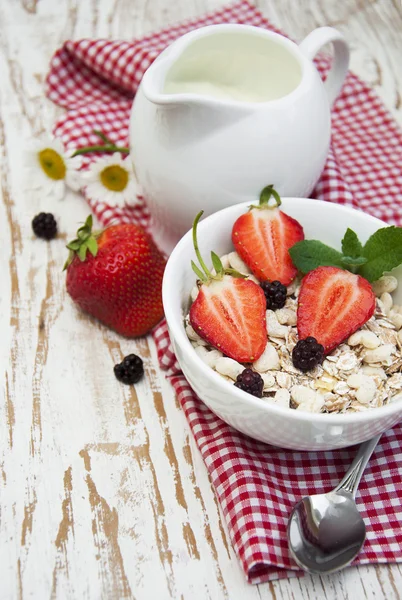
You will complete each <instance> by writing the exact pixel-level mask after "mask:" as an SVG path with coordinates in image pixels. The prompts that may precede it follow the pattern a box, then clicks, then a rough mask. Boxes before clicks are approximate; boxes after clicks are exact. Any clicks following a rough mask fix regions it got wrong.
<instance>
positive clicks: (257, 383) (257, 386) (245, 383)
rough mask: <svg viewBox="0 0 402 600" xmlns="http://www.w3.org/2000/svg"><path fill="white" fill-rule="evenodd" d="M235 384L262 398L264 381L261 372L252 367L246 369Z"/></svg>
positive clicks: (244, 390)
mask: <svg viewBox="0 0 402 600" xmlns="http://www.w3.org/2000/svg"><path fill="white" fill-rule="evenodd" d="M235 386H236V387H238V388H239V389H240V390H243V392H248V393H249V394H252V395H253V396H256V397H257V398H262V389H263V387H264V381H263V379H262V377H261V375H260V374H259V373H257V372H256V371H253V370H252V369H244V371H242V372H241V373H240V374H239V375H238V376H237V379H236V382H235Z"/></svg>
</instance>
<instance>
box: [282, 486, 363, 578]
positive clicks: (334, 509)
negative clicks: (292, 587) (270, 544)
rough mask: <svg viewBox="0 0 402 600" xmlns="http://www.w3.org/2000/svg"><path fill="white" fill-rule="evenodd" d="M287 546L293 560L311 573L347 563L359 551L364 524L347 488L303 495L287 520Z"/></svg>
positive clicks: (340, 566) (321, 571)
mask: <svg viewBox="0 0 402 600" xmlns="http://www.w3.org/2000/svg"><path fill="white" fill-rule="evenodd" d="M288 537H289V548H290V551H291V554H292V556H293V558H294V560H295V561H296V563H297V564H298V565H299V567H301V568H302V569H304V570H306V571H309V572H310V573H330V572H331V571H338V570H339V569H340V568H343V567H346V566H347V565H348V564H349V563H351V562H352V560H353V559H354V558H355V556H357V554H359V552H360V550H361V548H362V546H363V544H364V540H365V538H366V526H365V524H364V521H363V519H362V517H361V516H360V513H359V511H358V510H357V507H356V504H355V501H354V498H353V496H352V494H351V493H350V492H347V491H345V490H340V491H339V492H329V493H328V494H318V495H316V496H307V497H306V498H303V499H302V500H300V502H298V503H297V504H296V506H295V507H294V509H293V511H292V514H291V517H290V522H289V530H288Z"/></svg>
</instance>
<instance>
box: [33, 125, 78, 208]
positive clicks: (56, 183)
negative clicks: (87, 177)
mask: <svg viewBox="0 0 402 600" xmlns="http://www.w3.org/2000/svg"><path fill="white" fill-rule="evenodd" d="M81 163H82V157H81V156H75V157H71V156H68V155H67V154H66V152H65V150H64V147H63V144H62V142H61V141H60V140H59V139H57V138H54V139H52V138H50V137H42V138H40V139H39V140H35V141H34V142H33V143H32V145H31V148H29V149H28V150H27V151H26V152H25V166H26V169H27V171H28V173H27V181H29V187H30V188H31V189H33V190H37V191H40V192H41V194H45V195H51V196H52V197H54V198H55V199H57V200H59V199H60V198H62V197H63V196H64V194H65V188H66V186H67V187H69V188H70V189H72V190H74V191H78V190H79V189H80V187H81V186H82V177H81V174H80V173H79V171H78V169H79V168H80V166H81Z"/></svg>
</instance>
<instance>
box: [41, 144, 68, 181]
mask: <svg viewBox="0 0 402 600" xmlns="http://www.w3.org/2000/svg"><path fill="white" fill-rule="evenodd" d="M38 157H39V163H40V166H41V167H42V169H43V170H44V172H45V173H46V175H47V176H48V177H50V179H64V178H65V176H66V170H67V169H66V163H65V162H64V160H63V158H62V157H61V156H60V154H59V153H58V152H56V150H52V148H45V149H44V150H41V151H40V152H39V153H38Z"/></svg>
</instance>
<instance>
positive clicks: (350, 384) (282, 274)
mask: <svg viewBox="0 0 402 600" xmlns="http://www.w3.org/2000/svg"><path fill="white" fill-rule="evenodd" d="M268 189H269V191H270V193H271V194H272V192H274V194H275V200H276V201H277V205H276V206H275V207H270V206H269V212H268V211H267V212H266V214H264V212H260V213H257V211H258V210H261V208H260V206H261V205H259V207H258V208H257V207H252V209H251V211H249V213H246V215H242V217H246V218H245V219H243V220H242V221H241V222H240V226H239V222H238V221H239V220H241V219H242V217H240V219H238V221H236V223H235V225H234V228H233V233H232V240H233V242H234V246H235V249H236V250H235V251H233V252H231V253H229V254H227V255H225V256H221V257H220V258H219V257H217V256H216V255H215V254H214V253H212V263H213V265H214V268H213V269H211V270H210V269H208V268H207V267H206V265H205V263H204V261H203V260H202V258H201V257H200V256H199V252H198V245H197V239H196V228H197V223H198V220H199V218H200V216H201V215H198V216H197V219H196V221H195V224H194V245H195V248H196V253H197V257H198V259H199V261H200V265H201V269H199V268H198V267H197V266H196V265H194V264H193V268H194V270H195V272H196V274H197V277H198V280H197V285H195V286H194V288H193V290H192V292H191V301H192V305H191V308H190V311H189V314H188V315H187V316H186V332H187V335H188V337H189V339H190V340H191V343H192V344H193V346H194V348H195V351H196V353H197V354H198V355H199V357H200V359H201V360H203V361H204V362H205V363H206V364H208V365H209V366H210V367H211V368H212V369H214V370H215V371H216V372H217V373H219V374H220V375H221V376H222V377H223V378H225V379H226V380H227V381H229V382H231V383H233V384H234V385H236V386H237V387H239V388H241V389H243V390H244V391H247V392H249V393H252V394H253V395H255V396H257V397H260V398H261V399H262V400H263V401H266V402H272V403H275V404H277V405H280V406H283V407H288V408H291V409H297V410H306V411H310V412H315V413H352V412H362V411H365V410H368V409H372V408H376V407H379V406H383V405H384V404H387V403H389V402H394V401H399V400H402V372H401V371H402V353H401V348H402V307H400V306H396V305H394V304H393V300H392V296H391V293H392V292H394V291H395V289H396V288H397V284H398V282H397V279H396V278H395V277H393V276H391V275H385V276H382V277H379V278H378V279H377V280H376V281H373V279H372V278H373V276H375V275H377V274H378V269H377V266H376V261H375V260H374V259H372V258H371V257H372V256H373V248H372V247H373V246H374V245H375V244H373V242H371V247H370V244H369V242H367V243H366V245H365V246H364V248H363V247H362V246H361V244H360V242H358V240H357V236H356V234H353V232H351V230H348V231H347V234H345V237H344V240H343V243H342V249H343V253H337V251H335V250H333V249H331V248H329V249H328V251H327V250H326V249H327V248H328V247H326V246H324V244H321V243H320V242H316V241H314V240H309V241H306V240H304V235H303V230H302V228H301V226H300V224H298V223H297V222H296V223H297V227H294V226H293V222H294V219H291V217H288V215H285V213H283V212H282V211H279V204H280V199H279V201H278V198H277V194H276V193H275V191H274V190H272V188H271V187H270V188H268ZM263 195H264V192H263V194H262V197H264V196H263ZM265 198H266V195H265ZM264 208H268V207H264ZM253 209H254V211H253ZM263 210H264V209H263ZM253 212H255V213H257V215H255V214H253ZM250 213H251V215H250ZM260 218H261V219H262V220H263V223H265V224H266V223H267V222H268V227H266V229H265V230H263V228H262V227H261V222H258V219H260ZM387 230H388V232H387ZM261 231H263V233H262V238H263V240H262V243H261V235H260V233H261ZM379 231H380V232H382V233H381V234H379V235H381V239H380V243H381V244H382V248H384V244H385V245H386V243H385V242H384V239H385V240H386V236H387V235H392V236H393V239H392V244H394V243H395V236H396V235H397V236H400V235H401V234H402V229H401V228H396V227H390V228H384V229H382V230H379ZM236 232H238V235H236ZM384 232H385V233H384ZM395 232H396V233H395ZM374 235H376V234H374ZM372 237H374V236H372ZM295 238H296V241H295ZM370 239H371V238H370ZM239 240H240V242H241V243H240V245H239ZM398 240H399V237H398ZM369 241H370V240H369ZM249 242H250V243H249ZM374 242H375V240H374ZM400 242H401V243H402V237H401V240H400ZM317 244H318V246H317ZM367 244H369V245H368V246H367ZM244 245H247V246H248V248H252V256H250V255H249V254H247V251H245V248H244ZM264 245H265V249H264V248H263V246H264ZM239 248H240V250H241V253H242V256H240V255H239V252H238V250H239ZM272 248H276V249H278V248H279V250H278V251H277V252H276V254H275V256H272ZM401 248H402V246H401ZM267 249H268V251H269V250H270V251H271V255H270V256H269V260H268V263H267V264H264V258H265V253H266V252H267ZM246 250H247V249H246ZM325 252H327V254H328V256H329V254H330V253H332V254H331V256H330V258H328V256H326V255H325ZM364 252H366V254H367V256H368V258H366V257H365V255H364ZM370 252H371V254H370ZM335 253H336V255H335ZM348 253H350V254H351V256H349V255H348ZM338 255H339V256H338ZM300 256H302V258H300ZM255 257H257V261H256V262H258V265H257V268H255V265H254V262H253V261H255ZM244 258H246V259H247V264H246V262H245V260H244ZM397 260H399V259H398V258H395V256H393V257H392V258H390V260H389V261H388V263H386V262H384V263H383V265H384V264H385V269H383V270H384V271H385V270H386V271H389V270H391V269H392V268H393V267H395V266H397V265H396V264H394V263H395V262H396V261H397ZM306 261H307V262H308V264H307V267H308V268H306ZM337 261H338V262H337ZM401 261H402V257H401ZM377 262H378V261H377ZM328 263H329V264H328ZM371 263H373V264H371ZM338 265H339V266H338ZM300 266H301V267H302V268H300ZM253 267H254V268H253ZM348 267H349V269H348ZM370 269H371V270H370ZM359 272H363V273H364V274H365V277H363V276H362V275H360V274H359ZM381 272H383V271H381ZM306 273H307V275H306ZM370 279H371V284H370V283H369V281H370ZM317 290H318V292H317ZM317 294H318V296H319V297H318V298H317V297H316V295H317ZM337 303H338V304H337ZM327 312H328V314H327ZM338 315H341V316H342V318H340V317H339V318H338ZM345 320H346V323H345V322H344V321H345ZM323 325H324V326H323ZM345 333H346V334H347V335H345ZM301 334H302V335H301ZM314 336H315V337H314ZM263 337H264V339H262V338H263ZM253 353H254V354H255V356H253Z"/></svg>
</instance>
